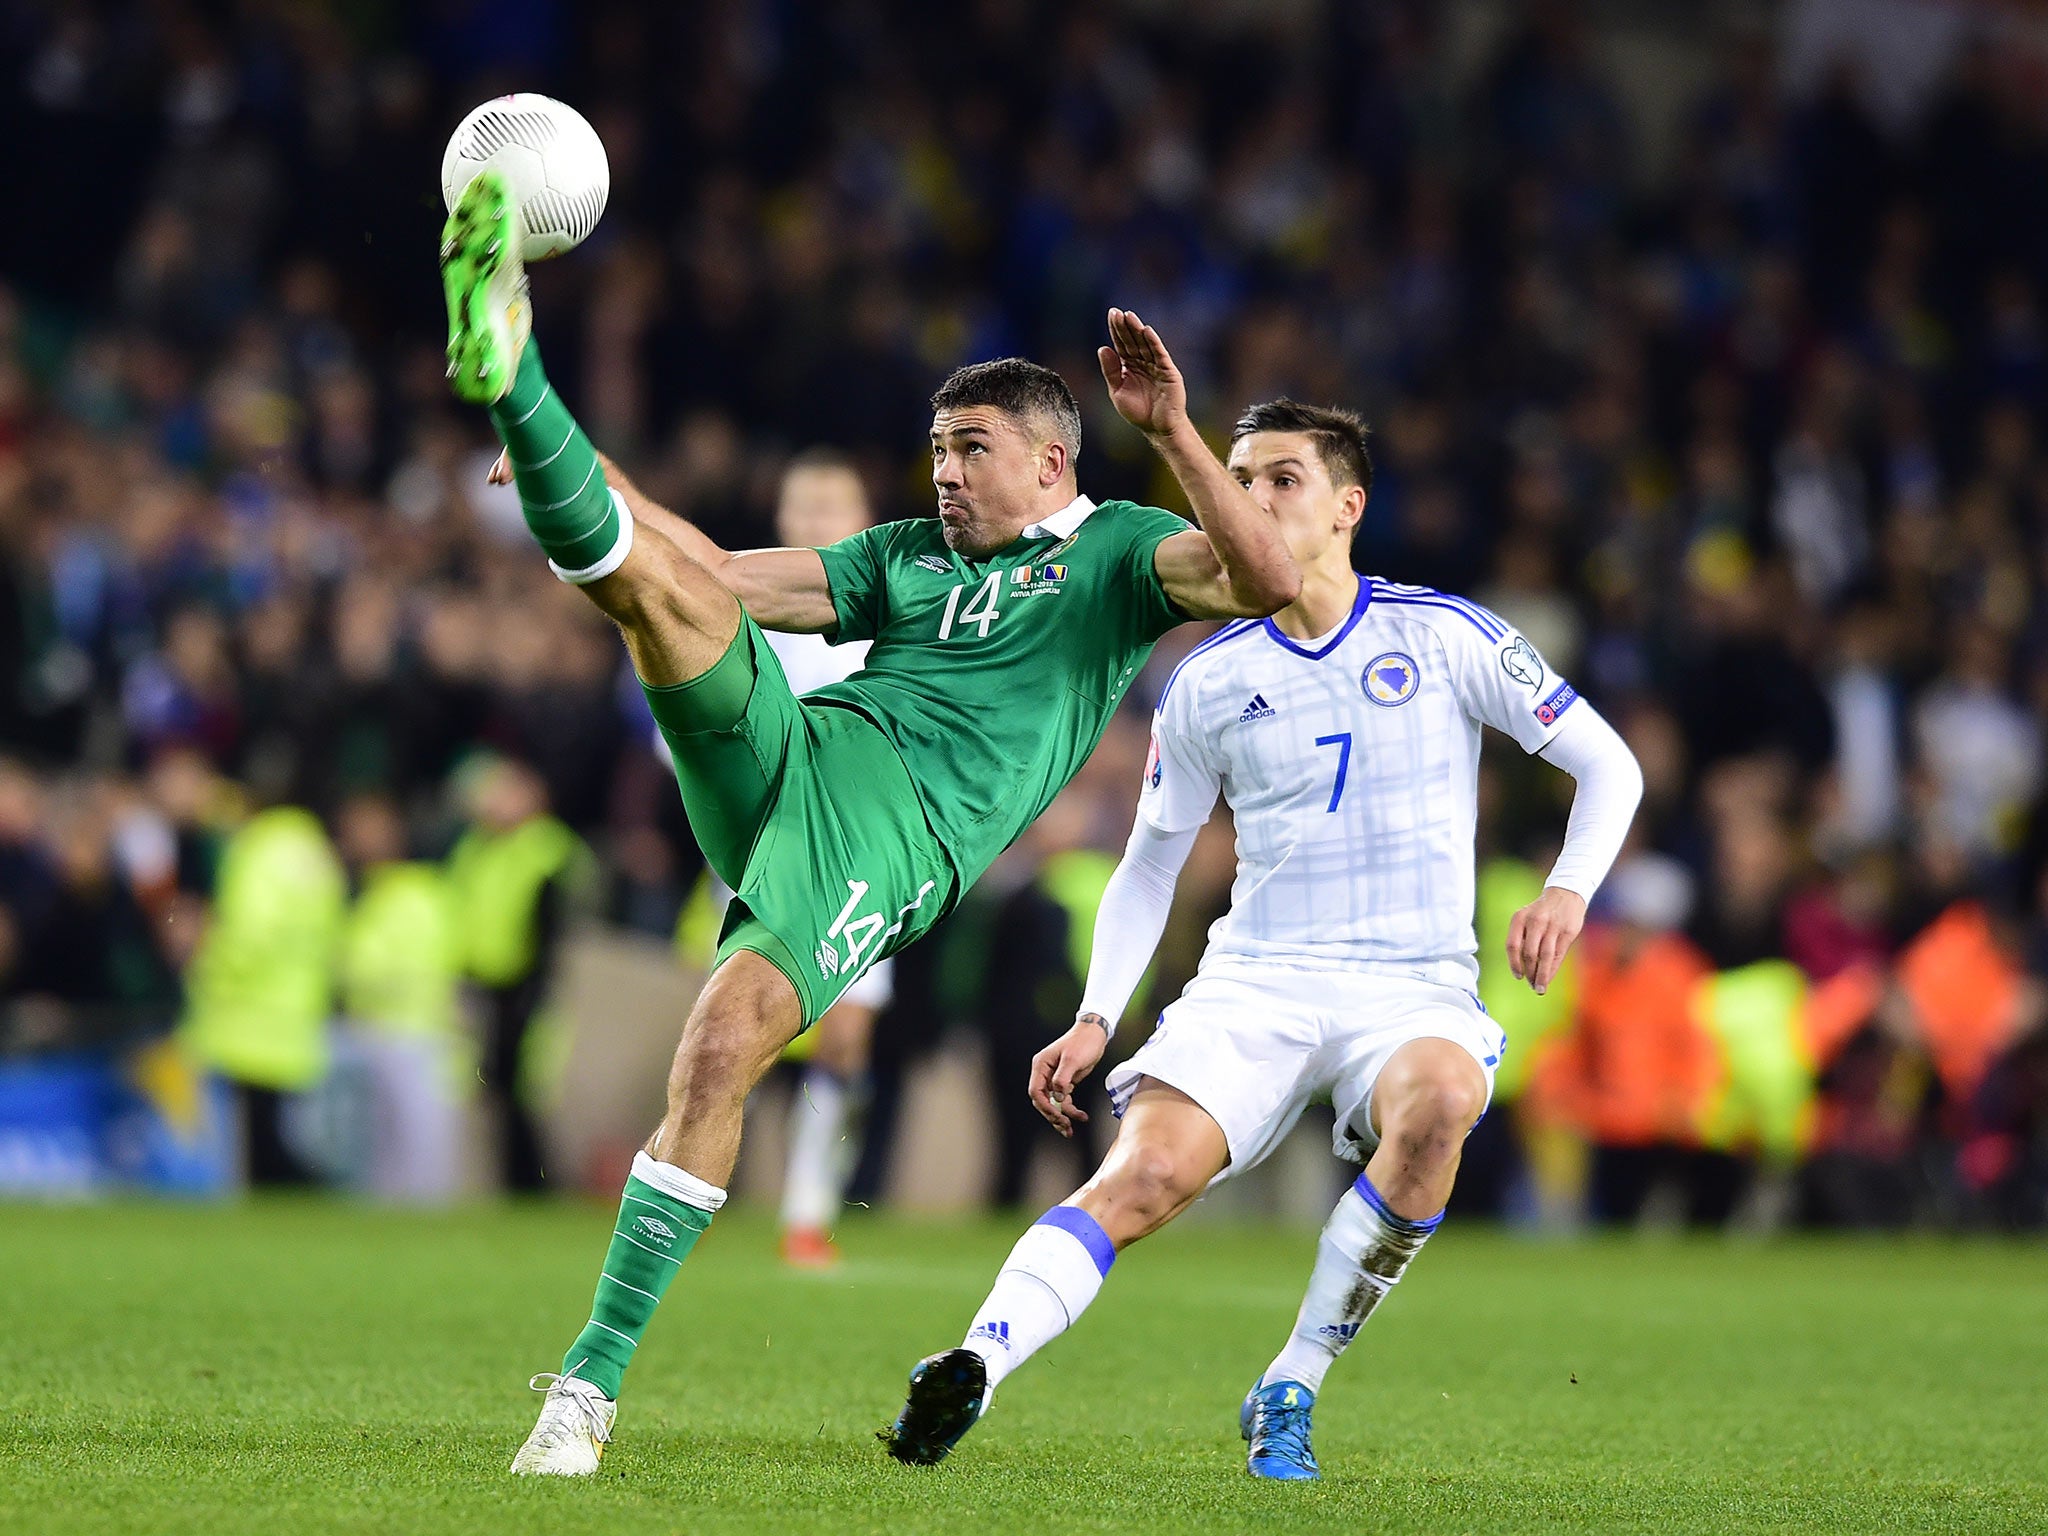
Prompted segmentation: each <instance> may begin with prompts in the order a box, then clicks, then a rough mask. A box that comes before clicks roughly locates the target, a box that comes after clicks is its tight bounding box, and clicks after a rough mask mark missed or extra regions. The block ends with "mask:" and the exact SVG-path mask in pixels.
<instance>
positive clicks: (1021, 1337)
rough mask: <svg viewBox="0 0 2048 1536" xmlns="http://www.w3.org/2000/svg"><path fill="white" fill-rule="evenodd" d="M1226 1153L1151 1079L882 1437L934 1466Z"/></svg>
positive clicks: (1205, 1121)
mask: <svg viewBox="0 0 2048 1536" xmlns="http://www.w3.org/2000/svg"><path fill="white" fill-rule="evenodd" d="M1229 1162H1230V1148H1229V1146H1228V1144H1227V1143H1226V1142H1225V1141H1224V1138H1223V1131H1222V1129H1221V1128H1220V1127H1219V1126H1218V1125H1217V1124H1216V1122H1215V1121H1214V1120H1213V1119H1211V1118H1210V1117H1209V1114H1208V1112H1207V1111H1206V1110H1204V1109H1203V1108H1202V1107H1201V1106H1200V1105H1198V1104H1197V1103H1195V1101H1194V1100H1193V1099H1191V1098H1189V1097H1188V1096H1187V1095H1186V1094H1184V1093H1181V1092H1180V1091H1179V1090H1177V1089H1174V1088H1169V1087H1167V1086H1166V1085H1165V1084H1163V1083H1159V1082H1156V1081H1153V1080H1152V1079H1149V1078H1148V1079H1146V1080H1145V1082H1144V1083H1143V1084H1142V1085H1141V1086H1140V1087H1139V1089H1138V1091H1137V1093H1136V1094H1135V1095H1134V1096H1133V1098H1132V1100H1131V1105H1130V1108H1129V1109H1128V1110H1126V1111H1125V1113H1124V1118H1123V1124H1122V1126H1121V1127H1120V1128H1119V1130H1118V1132H1117V1138H1116V1144H1115V1145H1114V1146H1112V1147H1111V1148H1110V1149H1109V1156H1108V1157H1106V1158H1104V1159H1103V1163H1102V1167H1101V1169H1100V1170H1099V1171H1098V1172H1097V1173H1096V1175H1095V1177H1094V1178H1092V1179H1090V1180H1089V1181H1088V1182H1087V1183H1086V1184H1084V1185H1082V1186H1081V1188H1080V1189H1079V1190H1077V1191H1076V1192H1075V1193H1074V1195H1073V1196H1072V1198H1071V1199H1069V1200H1067V1201H1065V1202H1063V1203H1062V1204H1059V1205H1056V1206H1054V1207H1053V1208H1052V1209H1051V1210H1049V1211H1047V1212H1046V1213H1045V1214H1044V1215H1043V1216H1041V1217H1039V1218H1038V1220H1037V1221H1036V1222H1035V1223H1033V1225H1032V1226H1031V1228H1030V1229H1029V1230H1028V1231H1026V1232H1025V1234H1024V1235H1023V1236H1022V1237H1020V1238H1019V1239H1018V1240H1017V1246H1016V1247H1014V1248H1012V1249H1011V1250H1010V1256H1009V1257H1008V1258H1007V1259H1005V1260H1004V1261H1003V1267H1002V1269H1001V1271H1000V1272H999V1273H998V1274H997V1275H996V1283H995V1286H994V1288H993V1289H992V1290H990V1291H989V1293H988V1299H987V1300H985V1301H984V1302H982V1304H981V1307H980V1309H979V1310H978V1311H977V1312H976V1313H975V1314H974V1321H973V1323H972V1324H971V1325H970V1326H969V1327H968V1330H967V1338H966V1340H965V1341H964V1342H963V1343H962V1344H961V1345H960V1347H959V1348H957V1349H949V1350H945V1351H942V1352H941V1353H939V1354H936V1355H932V1356H930V1357H929V1358H927V1359H925V1360H922V1361H920V1362H919V1363H918V1365H917V1368H916V1369H915V1370H914V1371H912V1372H911V1374H910V1392H909V1395H908V1397H907V1399H906V1400H905V1402H904V1404H903V1411H902V1412H901V1413H899V1414H898V1415H897V1416H896V1422H895V1423H894V1424H893V1425H891V1426H890V1427H889V1428H888V1429H886V1430H884V1431H882V1434H881V1440H882V1443H883V1444H884V1445H885V1446H887V1447H888V1451H889V1454H890V1455H891V1456H894V1457H895V1458H896V1459H897V1460H898V1461H903V1462H909V1463H911V1464H913V1465H915V1466H931V1465H932V1464H933V1463H935V1462H939V1461H943V1460H944V1459H945V1458H946V1455H947V1453H948V1452H950V1451H951V1450H952V1449H953V1447H954V1446H955V1445H957V1444H959V1442H960V1439H961V1437H962V1436H963V1435H965V1434H966V1433H967V1431H968V1430H970V1429H972V1428H973V1427H974V1425H975V1422H976V1421H977V1420H978V1419H980V1417H981V1416H982V1414H983V1413H985V1412H986V1411H987V1409H988V1404H989V1401H990V1399H991V1398H992V1397H993V1395H994V1393H995V1389H996V1387H997V1385H998V1384H999V1383H1000V1382H1001V1381H1002V1380H1003V1378H1004V1377H1005V1376H1007V1375H1009V1374H1010V1372H1012V1371H1014V1370H1015V1369H1016V1368H1017V1367H1018V1366H1020V1365H1022V1364H1023V1363H1024V1362H1025V1361H1026V1360H1028V1359H1029V1358H1030V1357H1031V1356H1032V1355H1033V1354H1035V1353H1036V1352H1037V1351H1038V1350H1040V1349H1042V1348H1044V1347H1045V1346H1046V1345H1047V1344H1050V1343H1051V1342H1052V1341H1053V1340H1054V1339H1056V1338H1058V1337H1059V1336H1060V1335H1061V1334H1063V1333H1065V1332H1066V1331H1067V1330H1068V1329H1069V1328H1071V1327H1072V1326H1073V1325H1074V1324H1075V1323H1076V1322H1077V1321H1078V1320H1079V1319H1080V1316H1081V1314H1082V1313H1083V1312H1084V1311H1086V1310H1087V1308H1088V1304H1089V1303H1090V1302H1092V1301H1094V1300H1095V1297H1096V1293H1097V1292H1099V1291H1100V1290H1101V1289H1102V1282H1103V1281H1104V1280H1105V1279H1106V1278H1107V1277H1108V1275H1109V1267H1110V1265H1112V1264H1114V1263H1115V1262H1116V1256H1117V1254H1118V1253H1120V1252H1121V1251H1122V1250H1123V1249H1125V1248H1128V1247H1129V1246H1130V1245H1131V1244H1132V1243H1135V1242H1136V1241H1137V1240H1138V1239H1139V1238H1141V1237H1145V1236H1148V1235H1149V1234H1151V1233H1153V1232H1156V1231H1158V1230H1159V1229H1160V1228H1161V1227H1163V1226H1165V1225H1166V1223H1167V1222H1169V1221H1171V1220H1172V1219H1173V1218H1174V1217H1176V1216H1178V1215H1179V1214H1180V1213H1181V1212H1182V1211H1184V1210H1186V1209H1187V1208H1188V1206H1190V1205H1191V1204H1193V1203H1194V1201H1195V1199H1196V1198H1197V1197H1198V1196H1199V1195H1200V1194H1201V1193H1202V1191H1203V1190H1204V1189H1206V1188H1208V1186H1209V1181H1210V1180H1211V1179H1213V1178H1215V1177H1216V1175H1217V1174H1219V1173H1221V1172H1222V1171H1223V1169H1224V1168H1225V1167H1226V1166H1227V1165H1228V1164H1229Z"/></svg>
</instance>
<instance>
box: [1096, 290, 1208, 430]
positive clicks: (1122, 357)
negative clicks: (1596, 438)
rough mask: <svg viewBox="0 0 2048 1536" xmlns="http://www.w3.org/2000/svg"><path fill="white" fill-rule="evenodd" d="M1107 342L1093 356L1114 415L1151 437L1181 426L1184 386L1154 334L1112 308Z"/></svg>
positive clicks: (1128, 314) (1183, 422)
mask: <svg viewBox="0 0 2048 1536" xmlns="http://www.w3.org/2000/svg"><path fill="white" fill-rule="evenodd" d="M1109 341H1110V344H1109V345H1108V346H1106V347H1097V348H1096V349H1095V357H1096V360H1097V361H1098V362H1100V363H1101V364H1102V382H1103V383H1105V384H1107V385H1108V386H1109V403H1110V404H1111V405H1113V406H1115V407H1116V413H1117V415H1119V416H1121V417H1123V419H1124V420H1125V421H1128V422H1129V423H1130V424H1131V425H1132V426H1134V427H1136V428H1137V429H1138V430H1139V431H1141V432H1149V433H1151V434H1152V435H1153V436H1154V437H1165V436H1166V435H1168V434H1169V433H1172V432H1174V431H1177V430H1178V429H1179V428H1181V427H1182V426H1184V425H1186V423H1187V419H1188V387H1187V384H1186V382H1185V381H1184V380H1183V379H1182V378H1181V376H1180V369H1179V368H1177V367H1175V366H1174V361H1173V355H1172V354H1171V353H1169V352H1168V351H1167V350H1166V343H1165V342H1163V341H1161V340H1160V339H1159V333H1158V332H1157V331H1155V330H1153V329H1152V327H1151V326H1149V325H1147V324H1146V323H1145V322H1144V321H1142V320H1140V319H1139V318H1138V317H1137V316H1136V315H1134V314H1132V313H1131V312H1130V311H1129V310H1127V309H1112V310H1111V311H1110V312H1109Z"/></svg>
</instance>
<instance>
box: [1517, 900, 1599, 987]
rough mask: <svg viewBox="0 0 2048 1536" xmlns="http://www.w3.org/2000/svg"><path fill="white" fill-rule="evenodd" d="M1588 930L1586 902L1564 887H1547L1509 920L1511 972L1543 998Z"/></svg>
mask: <svg viewBox="0 0 2048 1536" xmlns="http://www.w3.org/2000/svg"><path fill="white" fill-rule="evenodd" d="M1585 926H1586V899H1585V898H1584V897H1583V896H1581V895H1579V894H1578V892H1576V891H1567V890H1565V889H1563V888H1562V887H1561V886H1555V885H1550V886H1545V887H1544V888H1543V894H1542V895H1541V896H1538V897H1537V898H1536V899H1535V900H1534V901H1532V902H1530V903H1529V905H1527V906H1526V907H1524V908H1522V910H1521V911H1519V912H1517V913H1516V914H1515V915H1514V916H1513V917H1511V918H1509V919H1508V969H1509V970H1510V971H1512V972H1513V973H1514V976H1515V979H1516V980H1517V981H1526V982H1528V983H1529V985H1530V986H1531V987H1533V988H1534V989H1535V991H1536V993H1537V995H1538V996H1539V997H1540V996H1541V995H1542V994H1543V993H1544V992H1546V991H1548V990H1549V988H1550V983H1551V981H1552V980H1553V979H1554V978H1555V977H1556V975H1557V968H1558V967H1559V966H1560V965H1562V964H1564V957H1565V952H1566V951H1567V950H1569V949H1570V948H1571V947H1572V941H1573V940H1574V939H1576V938H1577V937H1578V936H1579V930H1580V929H1581V928H1583V927H1585Z"/></svg>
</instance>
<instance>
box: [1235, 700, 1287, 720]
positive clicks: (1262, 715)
mask: <svg viewBox="0 0 2048 1536" xmlns="http://www.w3.org/2000/svg"><path fill="white" fill-rule="evenodd" d="M1278 713H1279V711H1278V710H1277V709H1275V708H1274V707H1273V706H1272V705H1270V704H1268V703H1267V702H1266V696H1265V695H1264V694H1263V693H1255V694H1253V695H1252V701H1251V703H1249V704H1247V705H1245V707H1244V713H1243V714H1241V715H1239V716H1238V717H1237V723H1238V724H1239V725H1243V724H1244V723H1245V722H1246V721H1247V720H1270V719H1272V718H1273V717H1274V716H1275V715H1277V714H1278Z"/></svg>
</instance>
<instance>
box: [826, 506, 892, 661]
mask: <svg viewBox="0 0 2048 1536" xmlns="http://www.w3.org/2000/svg"><path fill="white" fill-rule="evenodd" d="M892 527H893V525H892V524H889V523H880V524H877V525H876V526H875V527H873V528H863V529H861V531H860V532H859V533H856V534H854V535H853V536H852V537H850V538H844V539H841V540H840V541H839V542H838V543H837V544H828V545H826V546H825V547H824V548H823V549H821V550H819V551H818V558H819V559H820V560H822V561H824V562H825V581H826V584H827V585H828V586H830V587H831V589H832V610H833V612H834V613H836V614H837V615H838V616H839V627H838V628H837V629H835V630H834V631H833V632H832V633H831V634H829V635H827V636H826V637H825V638H826V639H827V640H828V641H830V642H831V643H832V644H833V645H839V644H842V643H843V642H845V641H848V640H872V639H874V638H875V636H876V635H878V634H880V633H881V631H882V623H883V619H884V616H885V614H886V612H887V608H888V603H887V593H886V590H885V582H884V577H885V574H886V572H887V570H888V565H889V539H890V536H891V529H892Z"/></svg>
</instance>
